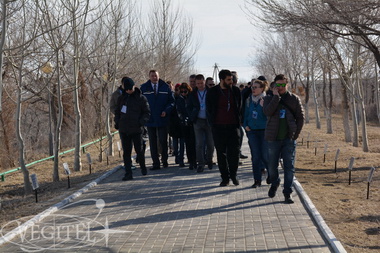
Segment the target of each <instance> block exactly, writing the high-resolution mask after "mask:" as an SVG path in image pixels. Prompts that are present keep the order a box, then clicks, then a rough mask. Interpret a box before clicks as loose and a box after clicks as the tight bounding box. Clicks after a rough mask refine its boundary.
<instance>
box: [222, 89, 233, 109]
mask: <svg viewBox="0 0 380 253" xmlns="http://www.w3.org/2000/svg"><path fill="white" fill-rule="evenodd" d="M220 92H221V93H222V95H223V96H224V97H225V98H227V102H228V105H227V112H229V111H230V108H231V103H230V98H231V92H230V90H229V89H228V88H227V93H228V96H226V94H224V92H223V89H222V88H220Z"/></svg>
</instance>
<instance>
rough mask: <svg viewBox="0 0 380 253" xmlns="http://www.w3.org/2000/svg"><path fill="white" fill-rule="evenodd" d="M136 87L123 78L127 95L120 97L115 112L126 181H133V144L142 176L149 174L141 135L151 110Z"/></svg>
mask: <svg viewBox="0 0 380 253" xmlns="http://www.w3.org/2000/svg"><path fill="white" fill-rule="evenodd" d="M134 85H135V83H134V82H133V80H132V79H131V78H128V77H127V78H123V86H124V90H125V93H123V94H122V95H121V96H120V97H119V100H118V103H117V109H116V110H115V128H116V129H119V133H120V139H121V144H122V146H123V160H124V166H125V169H126V173H125V176H124V177H123V180H124V181H127V180H132V179H133V176H132V169H131V165H132V161H131V153H132V143H133V144H134V147H135V150H136V153H137V156H138V157H139V164H140V169H141V174H143V175H146V174H147V170H146V166H145V152H144V150H143V140H142V136H141V135H142V133H143V127H144V125H145V123H146V122H148V120H149V117H150V109H149V104H148V101H147V99H146V97H145V96H143V95H142V94H141V91H140V89H138V88H136V87H134Z"/></svg>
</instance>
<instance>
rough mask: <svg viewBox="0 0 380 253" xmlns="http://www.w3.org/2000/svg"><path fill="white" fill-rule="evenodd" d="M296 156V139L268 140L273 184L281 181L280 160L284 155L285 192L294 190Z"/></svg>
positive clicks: (269, 165) (270, 174) (270, 172)
mask: <svg viewBox="0 0 380 253" xmlns="http://www.w3.org/2000/svg"><path fill="white" fill-rule="evenodd" d="M295 156H296V141H295V140H291V139H289V138H286V139H284V140H281V141H268V169H269V176H270V180H271V182H272V186H274V185H277V184H279V183H280V178H279V175H278V161H279V159H280V157H282V160H283V164H284V190H283V191H282V192H283V193H284V194H290V193H292V192H293V190H292V185H293V177H294V172H295V169H294V161H295Z"/></svg>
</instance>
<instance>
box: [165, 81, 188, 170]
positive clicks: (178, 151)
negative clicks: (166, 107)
mask: <svg viewBox="0 0 380 253" xmlns="http://www.w3.org/2000/svg"><path fill="white" fill-rule="evenodd" d="M180 86H181V84H180V83H177V84H176V85H175V86H174V100H175V101H177V99H179V98H180V93H179V87H180ZM174 103H175V104H176V102H174ZM169 136H170V137H171V138H172V142H173V156H174V157H175V163H176V164H179V167H185V164H184V163H183V155H184V151H185V138H184V136H183V134H182V131H181V121H180V119H179V117H178V113H177V109H176V107H175V106H174V108H173V110H172V111H171V113H170V118H169Z"/></svg>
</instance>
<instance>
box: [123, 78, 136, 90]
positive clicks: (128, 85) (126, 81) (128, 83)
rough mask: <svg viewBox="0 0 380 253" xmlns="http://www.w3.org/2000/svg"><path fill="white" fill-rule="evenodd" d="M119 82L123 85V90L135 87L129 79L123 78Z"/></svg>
mask: <svg viewBox="0 0 380 253" xmlns="http://www.w3.org/2000/svg"><path fill="white" fill-rule="evenodd" d="M121 82H122V83H123V86H124V89H125V90H132V89H133V86H134V85H135V82H134V81H133V80H132V78H130V77H123V79H122V80H121Z"/></svg>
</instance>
